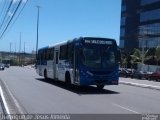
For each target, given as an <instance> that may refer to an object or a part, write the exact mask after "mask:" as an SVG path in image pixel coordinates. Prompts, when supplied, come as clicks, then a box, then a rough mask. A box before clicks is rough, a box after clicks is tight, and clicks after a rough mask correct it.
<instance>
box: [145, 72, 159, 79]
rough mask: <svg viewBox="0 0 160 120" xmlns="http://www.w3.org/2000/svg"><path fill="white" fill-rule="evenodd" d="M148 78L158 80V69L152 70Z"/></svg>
mask: <svg viewBox="0 0 160 120" xmlns="http://www.w3.org/2000/svg"><path fill="white" fill-rule="evenodd" d="M148 79H149V80H155V81H160V71H156V72H153V73H152V74H151V75H149V77H148Z"/></svg>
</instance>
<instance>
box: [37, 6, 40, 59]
mask: <svg viewBox="0 0 160 120" xmlns="http://www.w3.org/2000/svg"><path fill="white" fill-rule="evenodd" d="M36 7H37V9H38V14H37V41H36V59H37V57H38V55H37V54H38V33H39V31H38V30H39V8H40V6H36Z"/></svg>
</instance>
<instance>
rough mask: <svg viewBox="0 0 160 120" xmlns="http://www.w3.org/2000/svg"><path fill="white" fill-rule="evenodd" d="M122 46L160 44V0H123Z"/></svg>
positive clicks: (155, 45)
mask: <svg viewBox="0 0 160 120" xmlns="http://www.w3.org/2000/svg"><path fill="white" fill-rule="evenodd" d="M120 29H121V30H120V31H121V32H120V48H122V49H124V51H126V52H130V51H132V50H133V49H134V48H140V49H142V48H145V49H147V48H152V47H157V46H160V0H122V8H121V27H120Z"/></svg>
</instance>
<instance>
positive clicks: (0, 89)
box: [0, 86, 10, 115]
mask: <svg viewBox="0 0 160 120" xmlns="http://www.w3.org/2000/svg"><path fill="white" fill-rule="evenodd" d="M0 95H1V98H2V102H3V104H4V107H5V110H6V112H7V114H9V115H10V111H9V108H8V105H7V102H6V99H5V97H4V94H3V90H2V88H1V86H0Z"/></svg>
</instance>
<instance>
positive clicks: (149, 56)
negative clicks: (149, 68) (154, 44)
mask: <svg viewBox="0 0 160 120" xmlns="http://www.w3.org/2000/svg"><path fill="white" fill-rule="evenodd" d="M155 54H156V48H150V49H148V50H147V51H146V53H145V60H144V63H145V64H148V65H156V64H157V58H156V55H155Z"/></svg>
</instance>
